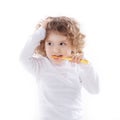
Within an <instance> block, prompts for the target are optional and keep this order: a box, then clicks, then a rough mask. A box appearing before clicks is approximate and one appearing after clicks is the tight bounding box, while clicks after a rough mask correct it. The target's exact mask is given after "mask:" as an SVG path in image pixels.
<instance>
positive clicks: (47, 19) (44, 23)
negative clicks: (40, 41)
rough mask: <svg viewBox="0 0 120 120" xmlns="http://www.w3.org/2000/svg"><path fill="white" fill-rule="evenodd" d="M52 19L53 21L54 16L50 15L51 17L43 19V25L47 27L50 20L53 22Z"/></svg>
mask: <svg viewBox="0 0 120 120" xmlns="http://www.w3.org/2000/svg"><path fill="white" fill-rule="evenodd" d="M51 21H52V18H50V17H49V18H46V19H45V20H43V21H42V22H41V26H42V27H43V28H45V29H46V27H47V24H48V23H49V22H51Z"/></svg>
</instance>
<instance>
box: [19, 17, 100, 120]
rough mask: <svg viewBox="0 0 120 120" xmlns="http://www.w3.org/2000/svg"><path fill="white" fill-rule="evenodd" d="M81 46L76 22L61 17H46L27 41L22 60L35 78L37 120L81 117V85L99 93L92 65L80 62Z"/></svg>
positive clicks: (75, 118)
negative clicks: (37, 104)
mask: <svg viewBox="0 0 120 120" xmlns="http://www.w3.org/2000/svg"><path fill="white" fill-rule="evenodd" d="M83 46H84V35H83V34H82V33H81V32H80V29H79V26H78V23H77V22H76V21H75V20H74V19H72V18H68V17H64V16H60V17H48V18H46V19H45V20H44V21H43V22H42V23H41V24H38V26H37V30H36V31H35V32H34V34H33V35H32V36H31V38H30V39H29V41H27V43H26V45H25V47H24V49H23V51H22V54H21V61H22V63H23V64H24V66H25V67H26V69H27V70H28V71H29V72H30V73H32V74H33V75H34V76H35V77H36V79H37V84H38V91H39V98H40V99H39V101H40V102H39V103H40V106H39V107H40V118H39V119H40V120H81V119H82V118H81V105H80V103H81V87H82V86H83V87H84V88H85V89H86V90H87V91H88V92H90V93H98V92H99V87H98V77H97V75H96V73H95V71H94V69H93V67H92V65H91V64H90V63H87V64H86V63H83V62H82V61H81V60H82V59H83V51H82V50H83ZM36 55H37V56H36ZM68 58H69V59H70V60H69V61H68V60H65V59H68Z"/></svg>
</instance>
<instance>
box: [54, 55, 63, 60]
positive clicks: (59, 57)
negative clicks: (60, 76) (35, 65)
mask: <svg viewBox="0 0 120 120" xmlns="http://www.w3.org/2000/svg"><path fill="white" fill-rule="evenodd" d="M62 57H63V55H52V58H53V59H54V60H62V59H61V58H62Z"/></svg>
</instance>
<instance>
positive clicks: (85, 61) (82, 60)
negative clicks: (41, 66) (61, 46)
mask: <svg viewBox="0 0 120 120" xmlns="http://www.w3.org/2000/svg"><path fill="white" fill-rule="evenodd" d="M52 58H53V59H56V58H61V59H63V60H69V61H70V60H72V57H63V56H56V55H52ZM80 62H81V63H84V64H88V63H89V61H88V60H86V59H81V60H80Z"/></svg>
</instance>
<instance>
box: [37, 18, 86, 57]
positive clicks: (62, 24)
mask: <svg viewBox="0 0 120 120" xmlns="http://www.w3.org/2000/svg"><path fill="white" fill-rule="evenodd" d="M48 18H50V19H52V20H51V21H50V22H48V23H47V27H46V37H45V39H44V40H42V41H41V42H40V45H39V46H37V48H36V49H35V53H37V54H41V55H43V56H46V52H45V40H46V38H47V36H48V35H49V34H50V32H51V31H53V32H54V31H55V32H59V33H60V34H62V35H64V36H66V37H67V38H68V40H70V41H71V43H72V46H73V48H74V50H73V51H72V53H73V54H76V53H82V52H83V51H82V50H83V47H84V44H85V41H84V37H85V35H83V34H82V33H81V32H80V28H79V24H78V22H77V21H76V20H74V19H73V18H69V17H66V16H60V17H47V18H46V19H48ZM40 26H41V22H40V23H38V24H37V26H36V30H37V29H38V28H39V27H40Z"/></svg>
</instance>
